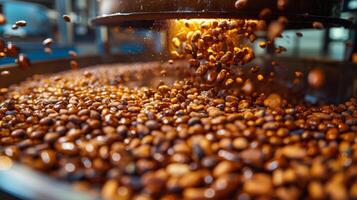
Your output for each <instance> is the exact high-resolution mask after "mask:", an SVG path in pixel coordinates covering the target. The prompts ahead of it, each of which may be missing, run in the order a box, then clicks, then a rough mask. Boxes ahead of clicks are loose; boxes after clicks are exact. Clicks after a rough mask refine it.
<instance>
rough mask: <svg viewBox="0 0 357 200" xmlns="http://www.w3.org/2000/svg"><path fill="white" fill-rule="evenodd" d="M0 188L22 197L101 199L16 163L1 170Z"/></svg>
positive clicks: (55, 199) (75, 199) (52, 199)
mask: <svg viewBox="0 0 357 200" xmlns="http://www.w3.org/2000/svg"><path fill="white" fill-rule="evenodd" d="M0 188H1V189H2V190H4V191H6V192H7V193H8V194H11V195H12V196H14V197H17V198H20V199H34V200H35V199H36V200H49V199H51V200H69V199H73V200H99V199H100V198H99V196H98V195H93V194H88V193H85V192H80V191H75V190H74V189H73V187H71V185H69V184H67V183H65V182H61V181H56V180H54V179H51V178H49V177H47V176H44V175H43V174H40V173H38V172H35V171H33V170H31V169H29V168H27V167H25V166H22V165H19V164H14V165H13V166H12V167H11V168H9V169H7V170H0Z"/></svg>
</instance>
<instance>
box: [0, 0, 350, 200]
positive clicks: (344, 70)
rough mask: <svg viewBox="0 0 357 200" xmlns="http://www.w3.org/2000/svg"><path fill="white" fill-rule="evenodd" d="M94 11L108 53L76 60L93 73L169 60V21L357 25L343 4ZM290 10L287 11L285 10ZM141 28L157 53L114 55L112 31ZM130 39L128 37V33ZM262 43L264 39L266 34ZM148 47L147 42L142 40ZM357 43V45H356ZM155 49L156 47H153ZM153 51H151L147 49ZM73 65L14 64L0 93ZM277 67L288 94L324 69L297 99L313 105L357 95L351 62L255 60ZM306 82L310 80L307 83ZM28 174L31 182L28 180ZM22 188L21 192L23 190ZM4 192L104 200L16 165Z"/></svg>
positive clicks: (214, 4)
mask: <svg viewBox="0 0 357 200" xmlns="http://www.w3.org/2000/svg"><path fill="white" fill-rule="evenodd" d="M93 2H97V3H98V4H97V5H96V7H94V8H93V9H94V10H96V12H97V16H96V17H95V18H93V19H92V20H91V21H90V22H89V23H90V24H91V26H93V27H96V28H97V29H96V33H97V39H98V40H100V41H101V45H102V47H103V49H104V50H103V51H102V53H101V54H98V55H86V56H79V57H78V58H76V60H77V62H78V63H79V66H80V67H88V66H93V65H97V64H103V63H119V62H123V63H124V62H125V63H126V62H134V61H140V62H145V61H152V60H165V59H167V51H168V48H169V47H168V42H167V37H168V34H169V30H168V27H169V26H168V24H167V23H166V22H167V20H175V19H187V20H189V19H193V18H194V19H211V18H229V19H243V18H244V19H259V18H260V17H261V14H262V13H261V11H262V10H264V9H267V8H268V9H269V10H270V12H271V13H270V15H269V18H268V20H269V21H273V20H277V19H278V18H279V17H280V16H285V17H286V18H287V21H288V23H287V27H286V29H288V30H295V29H313V27H312V24H313V23H314V22H315V21H319V22H321V23H322V24H323V25H324V27H325V28H326V27H343V28H346V29H355V27H356V25H355V24H353V21H351V20H347V19H342V18H341V17H340V14H341V11H342V7H343V5H344V2H343V1H341V0H308V1H306V0H290V1H289V4H287V5H286V8H285V9H284V10H279V9H277V8H276V0H249V1H247V5H246V7H245V8H244V9H242V10H237V9H236V8H235V7H234V4H235V0H99V1H93ZM283 6H285V5H283ZM118 27H120V28H119V29H118V30H119V32H120V31H123V30H124V29H126V28H128V27H130V28H138V29H141V30H143V29H147V30H150V31H153V32H155V35H154V36H153V37H152V38H153V39H154V40H158V41H160V43H161V45H159V46H160V47H158V48H153V49H151V50H150V51H152V52H149V50H147V51H145V52H142V53H139V54H136V53H134V54H117V53H113V52H111V48H113V42H112V41H111V40H112V39H113V38H112V36H113V33H112V34H111V33H110V31H111V30H113V29H116V28H118ZM125 34H126V33H125ZM260 37H262V38H265V37H266V35H265V34H264V33H262V34H261V35H260ZM143 41H145V40H143ZM356 42H357V41H354V43H355V44H354V45H355V46H357V45H356ZM150 44H151V43H150ZM148 46H150V45H148ZM69 61H70V59H66V58H64V59H55V60H49V61H40V62H33V63H32V67H31V68H30V69H27V70H21V69H19V68H18V67H17V66H16V65H15V64H14V65H7V66H4V67H2V68H1V69H3V70H8V71H9V72H10V74H12V76H6V77H2V78H0V87H7V86H9V85H11V84H15V83H19V82H20V81H23V80H25V79H26V78H28V77H30V76H32V75H35V74H52V73H57V72H61V71H64V70H68V69H70V64H69V63H70V62H69ZM272 61H277V62H278V63H279V65H280V66H282V67H281V71H277V72H276V74H278V75H279V77H280V80H279V82H280V84H281V85H284V84H285V85H286V86H285V88H286V90H290V89H291V88H292V86H291V85H289V84H288V83H287V82H288V80H291V77H290V75H287V74H293V72H294V71H295V70H297V69H299V70H300V71H302V72H308V71H310V70H311V69H321V70H322V71H323V73H324V76H325V79H324V80H325V84H324V86H323V87H322V88H319V89H318V90H317V89H314V88H311V87H310V86H309V85H307V84H302V85H301V86H300V87H299V88H298V90H296V91H294V92H295V93H301V95H303V96H304V98H305V99H306V100H307V101H309V102H311V103H314V102H317V101H318V100H319V101H322V102H329V103H338V102H341V101H344V100H346V99H348V98H350V97H351V96H356V95H357V64H354V63H352V62H350V61H348V60H345V61H333V60H328V59H310V58H295V57H288V56H286V57H283V56H275V55H274V54H271V53H269V49H268V50H267V51H266V52H264V53H263V55H261V56H258V57H257V58H256V61H255V62H257V63H259V64H260V65H262V66H266V67H267V68H269V67H271V66H272ZM305 78H307V77H305ZM24 174H26V176H24ZM19 188H21V190H19ZM0 189H1V190H2V191H5V192H6V193H8V194H10V195H11V196H14V197H18V198H24V199H39V200H45V199H52V200H60V199H85V200H87V199H88V200H92V199H93V200H94V199H99V196H96V195H92V194H88V193H82V192H78V191H76V190H73V188H72V187H71V186H69V185H67V184H66V183H62V182H58V181H56V180H53V179H50V178H48V177H45V176H44V175H42V174H39V173H37V172H34V171H32V170H29V169H28V168H25V167H23V166H22V165H17V164H15V165H14V166H13V167H12V168H11V169H10V170H6V171H2V170H0Z"/></svg>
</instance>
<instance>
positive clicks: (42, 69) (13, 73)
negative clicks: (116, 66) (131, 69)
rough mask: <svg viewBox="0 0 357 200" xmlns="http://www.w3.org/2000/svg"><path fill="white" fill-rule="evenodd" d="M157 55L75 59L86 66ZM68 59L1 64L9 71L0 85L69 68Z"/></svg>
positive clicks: (151, 58)
mask: <svg viewBox="0 0 357 200" xmlns="http://www.w3.org/2000/svg"><path fill="white" fill-rule="evenodd" d="M158 56H159V55H153V54H151V53H150V54H140V55H138V54H132V55H120V54H115V55H110V56H105V57H102V56H99V55H88V56H80V57H78V58H76V59H75V60H76V61H77V62H78V65H79V67H88V66H93V65H98V64H104V63H115V62H121V63H130V62H137V61H143V62H145V61H152V60H154V59H157V58H158ZM70 61H71V59H68V58H64V59H55V60H50V61H40V62H35V63H32V66H31V68H30V69H20V68H19V67H18V66H16V65H14V64H11V65H3V66H0V71H4V70H7V71H9V72H10V75H9V76H2V77H1V78H0V87H8V86H10V85H12V84H16V83H19V82H21V81H24V80H25V79H26V78H28V77H31V76H33V75H35V74H53V73H57V72H61V71H65V70H70V69H71V67H70Z"/></svg>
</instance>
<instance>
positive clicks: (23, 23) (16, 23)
mask: <svg viewBox="0 0 357 200" xmlns="http://www.w3.org/2000/svg"><path fill="white" fill-rule="evenodd" d="M15 25H16V26H18V27H24V26H26V25H27V22H26V21H25V20H19V21H17V22H15Z"/></svg>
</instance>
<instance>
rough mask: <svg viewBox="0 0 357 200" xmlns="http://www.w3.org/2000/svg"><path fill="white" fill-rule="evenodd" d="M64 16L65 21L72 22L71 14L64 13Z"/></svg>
mask: <svg viewBox="0 0 357 200" xmlns="http://www.w3.org/2000/svg"><path fill="white" fill-rule="evenodd" d="M62 18H63V19H64V21H66V22H71V21H72V20H71V17H70V16H69V15H63V16H62Z"/></svg>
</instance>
